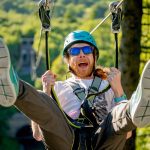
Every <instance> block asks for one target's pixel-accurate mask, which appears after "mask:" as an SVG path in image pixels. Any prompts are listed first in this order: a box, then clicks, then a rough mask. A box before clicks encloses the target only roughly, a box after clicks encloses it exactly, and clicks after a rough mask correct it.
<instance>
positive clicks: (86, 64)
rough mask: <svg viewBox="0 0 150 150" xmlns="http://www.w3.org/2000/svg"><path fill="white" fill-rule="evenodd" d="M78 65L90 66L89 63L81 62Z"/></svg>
mask: <svg viewBox="0 0 150 150" xmlns="http://www.w3.org/2000/svg"><path fill="white" fill-rule="evenodd" d="M78 66H79V67H87V66H88V63H79V64H78Z"/></svg>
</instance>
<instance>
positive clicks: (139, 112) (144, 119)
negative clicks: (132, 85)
mask: <svg viewBox="0 0 150 150" xmlns="http://www.w3.org/2000/svg"><path fill="white" fill-rule="evenodd" d="M140 85H141V86H140V87H138V88H139V92H138V89H137V92H138V94H140V93H141V95H138V96H139V97H137V100H139V101H136V100H135V101H134V104H133V105H136V111H135V112H134V116H133V118H132V120H133V123H134V124H135V125H136V126H137V127H145V126H148V125H150V61H148V63H147V64H146V66H145V67H144V70H143V73H142V76H141V80H140ZM140 90H142V91H140ZM135 99H136V97H135Z"/></svg>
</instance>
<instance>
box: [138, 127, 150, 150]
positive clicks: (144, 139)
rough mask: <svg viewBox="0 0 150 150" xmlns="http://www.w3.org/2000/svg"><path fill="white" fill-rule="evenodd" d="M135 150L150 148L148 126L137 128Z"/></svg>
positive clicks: (149, 130)
mask: <svg viewBox="0 0 150 150" xmlns="http://www.w3.org/2000/svg"><path fill="white" fill-rule="evenodd" d="M136 133H137V138H136V150H149V149H150V127H147V128H141V129H137V132H136Z"/></svg>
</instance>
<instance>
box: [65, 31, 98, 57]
mask: <svg viewBox="0 0 150 150" xmlns="http://www.w3.org/2000/svg"><path fill="white" fill-rule="evenodd" d="M76 43H87V44H90V45H92V46H93V47H94V49H95V52H96V53H95V54H96V56H97V57H96V58H97V59H98V57H99V51H98V48H97V45H96V42H95V40H94V38H93V37H92V35H91V34H90V33H89V32H87V31H83V30H78V31H73V32H71V33H70V34H69V35H68V36H67V37H66V39H65V42H64V49H63V56H65V55H66V52H67V50H68V48H69V47H71V46H72V45H73V44H76Z"/></svg>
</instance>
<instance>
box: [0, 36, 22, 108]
mask: <svg viewBox="0 0 150 150" xmlns="http://www.w3.org/2000/svg"><path fill="white" fill-rule="evenodd" d="M18 91H19V85H18V78H17V76H16V73H15V72H14V70H13V67H12V66H11V61H10V55H9V51H8V48H7V46H6V45H5V43H4V41H3V39H1V38H0V105H2V106H6V107H9V106H11V105H13V104H14V103H15V101H16V98H17V95H18Z"/></svg>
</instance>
